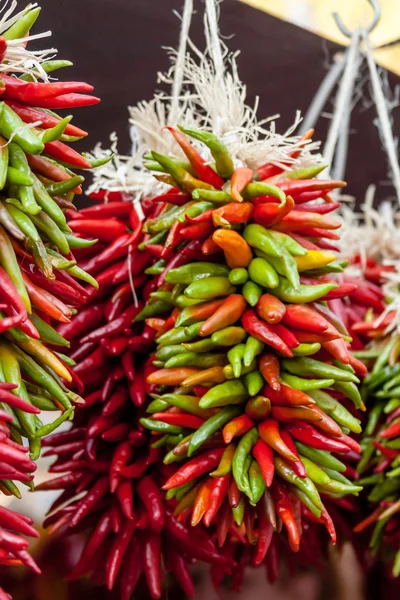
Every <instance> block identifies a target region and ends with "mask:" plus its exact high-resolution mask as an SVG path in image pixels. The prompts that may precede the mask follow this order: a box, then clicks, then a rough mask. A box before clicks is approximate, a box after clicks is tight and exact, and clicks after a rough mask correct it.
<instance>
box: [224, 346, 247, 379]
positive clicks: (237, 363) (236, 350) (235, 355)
mask: <svg viewBox="0 0 400 600" xmlns="http://www.w3.org/2000/svg"><path fill="white" fill-rule="evenodd" d="M244 350H245V345H244V344H237V345H236V346H234V347H233V348H231V349H230V350H228V354H227V357H228V360H229V362H230V364H231V366H232V370H233V375H234V377H236V378H238V377H240V374H241V372H242V359H243V356H244Z"/></svg>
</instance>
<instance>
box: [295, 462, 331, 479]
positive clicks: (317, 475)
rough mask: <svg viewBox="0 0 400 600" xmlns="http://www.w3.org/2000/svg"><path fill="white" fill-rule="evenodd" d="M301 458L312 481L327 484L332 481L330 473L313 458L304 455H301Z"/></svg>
mask: <svg viewBox="0 0 400 600" xmlns="http://www.w3.org/2000/svg"><path fill="white" fill-rule="evenodd" d="M300 459H301V462H302V463H303V465H304V466H305V468H306V472H307V477H309V478H310V479H311V481H313V482H314V483H316V484H327V483H329V482H330V480H331V478H330V477H329V475H328V474H327V473H326V472H325V471H324V470H323V469H322V468H321V467H318V465H316V464H315V463H314V462H313V461H312V460H310V459H309V458H306V457H305V456H302V455H300Z"/></svg>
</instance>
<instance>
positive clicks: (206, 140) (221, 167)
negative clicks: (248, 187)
mask: <svg viewBox="0 0 400 600" xmlns="http://www.w3.org/2000/svg"><path fill="white" fill-rule="evenodd" d="M178 129H180V131H182V132H183V133H186V135H189V136H190V137H192V138H194V139H195V140H199V142H203V144H205V145H206V146H207V148H208V149H209V150H210V152H211V156H212V157H213V159H214V160H215V168H216V170H217V173H218V174H219V175H221V177H223V178H224V179H230V177H231V176H232V174H233V172H234V170H235V167H234V164H233V160H232V159H231V157H230V156H229V152H228V149H227V147H226V146H225V144H223V143H222V142H221V140H219V139H218V138H217V136H215V135H214V134H213V133H210V132H209V131H199V130H197V129H188V128H187V127H182V126H181V125H178Z"/></svg>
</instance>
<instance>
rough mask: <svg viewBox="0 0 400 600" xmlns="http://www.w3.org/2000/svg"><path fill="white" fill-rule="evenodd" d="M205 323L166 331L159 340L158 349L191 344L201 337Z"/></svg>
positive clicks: (200, 322) (201, 322)
mask: <svg viewBox="0 0 400 600" xmlns="http://www.w3.org/2000/svg"><path fill="white" fill-rule="evenodd" d="M169 310H170V309H169ZM203 323H204V321H199V322H198V323H193V324H192V325H189V326H188V327H174V328H173V329H170V330H169V331H166V332H165V333H163V334H162V335H160V337H159V338H158V340H157V342H158V349H160V348H162V347H165V346H171V345H176V344H182V343H184V342H190V340H193V339H194V338H196V337H197V336H198V335H199V331H200V328H201V326H202V324H203Z"/></svg>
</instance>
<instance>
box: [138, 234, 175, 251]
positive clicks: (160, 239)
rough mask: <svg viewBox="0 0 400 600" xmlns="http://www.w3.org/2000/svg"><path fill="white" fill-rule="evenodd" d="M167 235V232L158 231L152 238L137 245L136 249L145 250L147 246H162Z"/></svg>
mask: <svg viewBox="0 0 400 600" xmlns="http://www.w3.org/2000/svg"><path fill="white" fill-rule="evenodd" d="M167 235H168V232H167V231H160V232H159V233H156V234H155V235H153V237H151V238H149V239H148V240H146V241H144V242H142V243H141V244H139V246H138V248H139V250H145V249H146V246H147V244H164V242H165V240H166V239H167Z"/></svg>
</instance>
